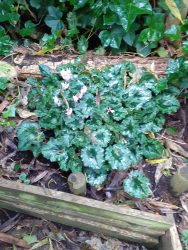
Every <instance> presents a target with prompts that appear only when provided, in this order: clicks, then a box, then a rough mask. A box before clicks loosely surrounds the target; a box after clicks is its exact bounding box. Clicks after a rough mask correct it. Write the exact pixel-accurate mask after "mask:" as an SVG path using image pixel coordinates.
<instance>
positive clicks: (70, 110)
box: [66, 108, 72, 116]
mask: <svg viewBox="0 0 188 250" xmlns="http://www.w3.org/2000/svg"><path fill="white" fill-rule="evenodd" d="M66 115H68V116H71V115H72V108H68V109H66Z"/></svg>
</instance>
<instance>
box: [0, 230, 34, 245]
mask: <svg viewBox="0 0 188 250" xmlns="http://www.w3.org/2000/svg"><path fill="white" fill-rule="evenodd" d="M0 241H2V242H5V243H8V244H11V245H16V246H19V247H23V248H24V249H25V248H26V249H28V248H30V246H29V245H28V244H27V242H26V241H24V240H20V239H18V238H16V237H14V236H12V235H9V234H6V233H0Z"/></svg>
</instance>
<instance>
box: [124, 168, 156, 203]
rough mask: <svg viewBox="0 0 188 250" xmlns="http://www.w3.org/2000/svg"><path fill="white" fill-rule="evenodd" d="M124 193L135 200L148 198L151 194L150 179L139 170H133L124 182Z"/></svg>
mask: <svg viewBox="0 0 188 250" xmlns="http://www.w3.org/2000/svg"><path fill="white" fill-rule="evenodd" d="M123 188H124V191H125V192H127V193H128V194H129V195H130V196H132V197H135V198H141V199H143V198H147V197H148V196H149V194H150V193H151V190H150V181H149V179H148V178H147V177H146V176H145V175H144V174H143V173H141V172H139V171H138V170H133V171H131V172H130V173H129V175H128V177H127V178H126V179H125V180H124V182H123Z"/></svg>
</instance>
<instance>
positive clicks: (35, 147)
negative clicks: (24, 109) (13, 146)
mask: <svg viewBox="0 0 188 250" xmlns="http://www.w3.org/2000/svg"><path fill="white" fill-rule="evenodd" d="M17 136H18V140H19V142H18V149H19V150H22V151H26V150H32V151H33V154H34V156H35V157H36V156H38V155H39V154H40V151H41V146H42V142H43V140H44V138H45V137H44V134H43V132H41V130H40V126H39V124H38V123H35V122H29V121H25V122H22V123H21V125H20V126H19V127H18V130H17Z"/></svg>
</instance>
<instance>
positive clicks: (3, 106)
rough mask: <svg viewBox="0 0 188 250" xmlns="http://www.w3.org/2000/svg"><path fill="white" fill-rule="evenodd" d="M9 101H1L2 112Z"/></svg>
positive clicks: (0, 108)
mask: <svg viewBox="0 0 188 250" xmlns="http://www.w3.org/2000/svg"><path fill="white" fill-rule="evenodd" d="M9 103H10V102H9V101H7V100H4V101H3V102H2V103H1V107H0V114H1V113H2V112H3V110H4V109H5V108H6V107H7V106H8V105H9Z"/></svg>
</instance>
